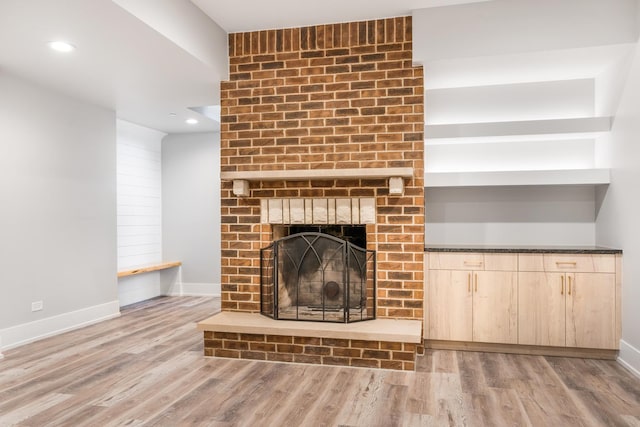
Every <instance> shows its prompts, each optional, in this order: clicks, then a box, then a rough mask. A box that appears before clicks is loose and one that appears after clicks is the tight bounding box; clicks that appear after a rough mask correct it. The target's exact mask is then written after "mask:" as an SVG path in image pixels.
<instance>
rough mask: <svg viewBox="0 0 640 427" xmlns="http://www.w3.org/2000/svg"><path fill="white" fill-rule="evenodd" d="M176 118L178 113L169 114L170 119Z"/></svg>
mask: <svg viewBox="0 0 640 427" xmlns="http://www.w3.org/2000/svg"><path fill="white" fill-rule="evenodd" d="M175 116H177V114H176V113H169V117H175Z"/></svg>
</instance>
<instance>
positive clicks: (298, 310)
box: [260, 232, 376, 322]
mask: <svg viewBox="0 0 640 427" xmlns="http://www.w3.org/2000/svg"><path fill="white" fill-rule="evenodd" d="M260 310H261V312H262V314H264V315H266V316H269V317H271V318H273V319H282V320H309V321H322V322H358V321H361V320H370V319H375V311H376V253H375V251H369V250H366V249H363V248H360V247H358V246H356V245H354V244H353V243H350V242H348V241H345V240H342V239H340V238H338V237H334V236H331V235H328V234H324V233H312V232H308V233H298V234H294V235H291V236H287V237H284V238H282V239H280V240H276V241H274V242H273V243H272V244H271V245H269V246H267V247H266V248H263V249H261V250H260Z"/></svg>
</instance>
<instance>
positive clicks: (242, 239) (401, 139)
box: [204, 17, 424, 369]
mask: <svg viewBox="0 0 640 427" xmlns="http://www.w3.org/2000/svg"><path fill="white" fill-rule="evenodd" d="M229 64H230V74H229V78H230V80H229V81H226V82H223V83H222V84H221V100H222V112H221V118H222V128H221V170H222V177H223V181H222V230H221V240H222V311H223V313H222V314H225V313H230V312H240V313H242V312H244V313H258V312H259V311H260V249H261V248H264V247H266V246H268V245H269V244H270V243H271V242H272V241H274V240H276V239H277V238H279V237H282V236H279V235H278V233H279V232H278V230H281V229H282V225H285V226H286V225H288V224H316V223H320V224H347V223H348V224H364V225H365V227H366V246H367V248H366V249H368V250H371V251H376V254H377V272H376V274H377V277H376V279H377V306H376V307H377V308H376V317H377V319H380V320H389V319H405V320H412V321H421V319H422V318H423V300H424V295H423V274H424V271H423V255H424V252H423V251H424V243H423V242H424V183H423V172H424V171H423V168H424V161H423V154H424V146H423V144H424V142H423V141H424V138H423V130H424V111H423V90H424V89H423V73H422V68H421V67H418V66H414V65H413V63H412V31H411V17H398V18H389V19H382V20H375V21H364V22H352V23H342V24H329V25H320V26H313V27H304V28H294V29H282V30H267V31H257V32H250V33H236V34H230V35H229ZM407 171H408V172H407ZM225 177H227V179H225ZM229 177H232V178H229ZM398 184H399V185H400V190H398V188H397V186H398ZM390 185H391V186H392V187H395V188H393V190H392V191H390ZM347 208H348V210H346V209H347ZM345 212H348V213H346V214H345ZM296 215H297V216H296ZM267 320H268V319H267ZM312 327H313V326H312ZM312 327H311V328H312ZM204 330H205V331H207V330H206V329H204ZM208 332H209V334H207V332H205V352H206V353H207V354H209V355H216V354H217V355H226V356H231V357H244V356H249V357H250V358H251V357H252V358H263V359H269V358H270V356H269V352H268V351H267V352H262V353H263V354H262V355H259V356H257V357H256V354H254V353H255V352H252V351H251V342H252V341H248V340H242V339H241V335H242V334H241V333H240V332H236V333H235V335H234V333H231V335H233V337H231V335H224V337H223V336H222V335H219V336H216V334H227V333H229V332H228V331H215V330H208ZM300 335H301V334H295V335H291V336H287V335H284V334H283V335H279V334H278V335H277V336H282V337H285V338H281V340H282V341H283V342H285V341H286V342H287V343H289V342H290V343H289V344H291V347H292V348H293V347H294V346H293V344H294V342H296V340H303V341H304V340H305V339H308V340H311V341H313V342H316V341H318V343H320V342H322V343H324V342H325V341H326V342H332V341H331V340H332V339H334V338H335V340H337V338H338V337H330V336H326V337H324V335H321V337H324V338H322V341H321V337H318V336H316V335H314V334H313V332H310V333H308V334H307V337H303V336H300ZM302 335H304V334H302ZM260 336H262V338H261V339H258V338H259V337H260ZM268 336H270V335H268V334H257V335H256V336H253V338H255V339H256V340H257V341H255V343H263V344H264V343H268V342H270V341H269V338H268ZM207 337H208V339H207ZM292 337H297V338H292ZM232 338H233V339H232ZM247 338H249V336H247ZM314 338H315V340H314ZM388 338H389V337H388V336H387V337H385V338H384V339H371V340H369V341H368V344H362V342H361V340H355V339H351V341H357V343H356V344H357V345H354V346H353V348H351V350H353V351H351V352H349V351H346V350H344V349H345V348H346V349H349V348H350V344H349V339H347V340H346V343H345V340H344V339H342V340H337V341H340V344H341V346H340V348H342V349H343V350H339V351H338V353H339V354H342V355H344V354H345V353H346V354H351V356H350V357H347V359H348V360H347V363H345V364H356V365H358V364H360V365H366V366H374V365H375V366H377V367H384V366H383V365H386V366H387V367H392V365H393V366H395V367H396V368H398V369H412V363H413V362H411V361H410V360H409V359H410V357H408V356H407V354H406V351H401V353H405V354H403V355H401V356H399V357H404V359H402V361H400V362H401V363H399V364H398V363H395V364H393V363H391V362H392V361H393V353H394V351H393V350H390V348H401V349H402V348H404V347H403V346H405V344H406V348H413V354H414V356H415V349H416V347H419V345H418V346H416V345H415V343H414V344H413V345H410V344H409V343H399V344H390V341H386V340H387V339H388ZM278 339H280V338H272V342H273V350H274V351H273V354H278V353H282V352H278V347H277V346H276V344H277V343H278V342H279V341H278ZM207 341H209V344H210V346H207ZM225 341H229V343H231V342H233V344H229V343H226V344H225ZM365 341H367V340H365ZM263 344H260V345H257V347H260V348H263V347H265V345H263ZM316 344H317V343H316ZM225 345H229V346H231V347H235V349H234V348H229V347H225ZM257 347H256V348H257ZM267 347H269V349H271V346H267ZM283 348H284V347H283ZM336 348H338V347H336ZM207 349H208V350H207ZM243 349H244V350H243ZM209 350H210V351H209ZM222 350H233V351H232V352H231V353H230V352H229V351H226V352H225V351H222ZM299 350H300V352H299V353H300V355H303V354H304V352H305V346H301V347H300V349H299ZM243 351H245V353H246V354H245V355H244V356H243V354H242V352H243ZM321 351H322V352H323V354H324V352H327V351H328V354H324V356H326V357H327V358H328V359H327V361H328V362H327V363H330V362H333V363H335V362H336V360H337V359H336V357H344V356H335V355H334V353H333V351H334V350H332V349H331V347H330V346H329V350H321ZM284 353H286V352H284ZM356 353H358V354H357V355H356ZM290 354H291V356H286V357H284V356H281V357H280V359H282V358H283V357H284V358H286V359H289V358H290V359H291V360H292V361H296V360H295V354H298V353H290ZM365 354H366V356H367V357H364V355H365ZM372 355H377V356H378V358H377V359H376V358H375V357H373V358H371V357H369V356H372ZM309 356H310V355H309ZM314 356H318V355H314ZM320 356H321V355H320ZM320 356H319V361H318V360H316V361H315V362H314V363H324V362H323V359H322V357H320ZM365 359H366V360H369V359H370V360H372V362H368V361H367V362H361V360H365ZM274 360H277V359H274ZM314 360H315V359H314ZM353 360H360V361H359V362H358V361H357V362H355V363H352V361H353ZM298 361H303V360H302V358H300V360H298ZM376 361H377V362H376ZM382 361H387V362H389V363H386V364H385V363H382ZM403 362H407V363H406V364H403ZM398 366H399V367H398Z"/></svg>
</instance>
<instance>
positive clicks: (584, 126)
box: [424, 117, 613, 139]
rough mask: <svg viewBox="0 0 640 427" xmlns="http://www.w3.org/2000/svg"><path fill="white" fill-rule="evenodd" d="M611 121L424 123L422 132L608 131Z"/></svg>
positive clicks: (481, 134) (455, 134) (466, 135)
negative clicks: (425, 124)
mask: <svg viewBox="0 0 640 427" xmlns="http://www.w3.org/2000/svg"><path fill="white" fill-rule="evenodd" d="M612 121H613V118H612V117H585V118H577V119H552V120H527V121H514V122H491V123H456V124H443V125H427V126H425V127H424V135H425V138H426V139H433V138H474V137H486V136H494V137H499V136H509V135H547V134H564V133H593V132H608V131H610V130H611V123H612Z"/></svg>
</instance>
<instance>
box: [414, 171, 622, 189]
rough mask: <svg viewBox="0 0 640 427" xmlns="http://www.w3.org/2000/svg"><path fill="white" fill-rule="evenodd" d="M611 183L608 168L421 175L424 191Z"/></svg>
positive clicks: (432, 173)
mask: <svg viewBox="0 0 640 427" xmlns="http://www.w3.org/2000/svg"><path fill="white" fill-rule="evenodd" d="M610 180H611V172H610V169H567V170H531V171H489V172H431V173H429V172H427V173H425V174H424V183H425V187H426V188H437V187H492V186H514V185H598V184H609V182H610Z"/></svg>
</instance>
